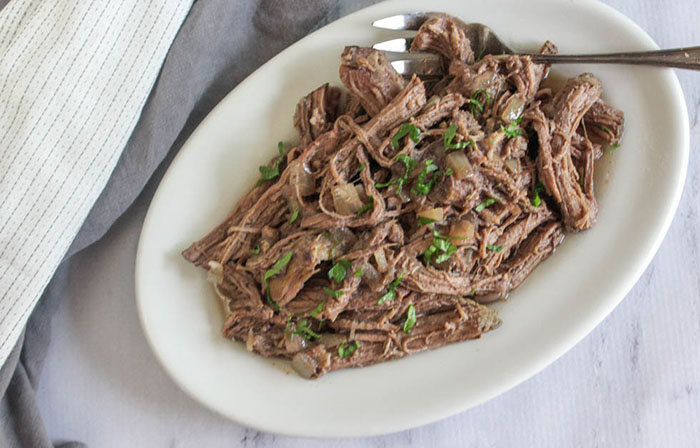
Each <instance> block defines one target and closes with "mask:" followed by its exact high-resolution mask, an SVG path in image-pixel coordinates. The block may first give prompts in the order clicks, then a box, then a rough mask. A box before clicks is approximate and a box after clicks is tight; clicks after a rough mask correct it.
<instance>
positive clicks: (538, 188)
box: [532, 182, 544, 207]
mask: <svg viewBox="0 0 700 448" xmlns="http://www.w3.org/2000/svg"><path fill="white" fill-rule="evenodd" d="M532 192H533V193H534V194H535V196H534V197H533V198H532V205H534V206H535V207H539V206H540V204H541V203H542V198H541V197H540V193H544V185H543V184H542V182H537V184H536V185H535V188H534V189H533V190H532Z"/></svg>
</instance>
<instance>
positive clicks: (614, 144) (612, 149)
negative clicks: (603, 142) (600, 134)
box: [610, 143, 620, 154]
mask: <svg viewBox="0 0 700 448" xmlns="http://www.w3.org/2000/svg"><path fill="white" fill-rule="evenodd" d="M619 147H620V144H619V143H613V144H612V145H610V154H612V153H614V152H615V150H616V149H617V148H619Z"/></svg>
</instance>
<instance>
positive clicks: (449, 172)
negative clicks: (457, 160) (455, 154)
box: [445, 168, 455, 176]
mask: <svg viewBox="0 0 700 448" xmlns="http://www.w3.org/2000/svg"><path fill="white" fill-rule="evenodd" d="M454 173H455V172H454V171H452V168H447V169H446V170H445V176H452V175H453V174H454Z"/></svg>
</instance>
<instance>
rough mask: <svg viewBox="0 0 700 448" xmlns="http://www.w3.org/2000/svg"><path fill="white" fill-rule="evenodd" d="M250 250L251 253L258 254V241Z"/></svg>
mask: <svg viewBox="0 0 700 448" xmlns="http://www.w3.org/2000/svg"><path fill="white" fill-rule="evenodd" d="M250 251H251V252H252V253H254V254H255V255H257V254H259V253H260V243H258V244H257V245H256V246H255V247H254V248H252V249H250Z"/></svg>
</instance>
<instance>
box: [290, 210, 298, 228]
mask: <svg viewBox="0 0 700 448" xmlns="http://www.w3.org/2000/svg"><path fill="white" fill-rule="evenodd" d="M298 217H299V207H297V208H295V209H294V211H293V212H292V216H290V217H289V223H290V224H292V223H293V222H294V221H296V220H297V218H298Z"/></svg>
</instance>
